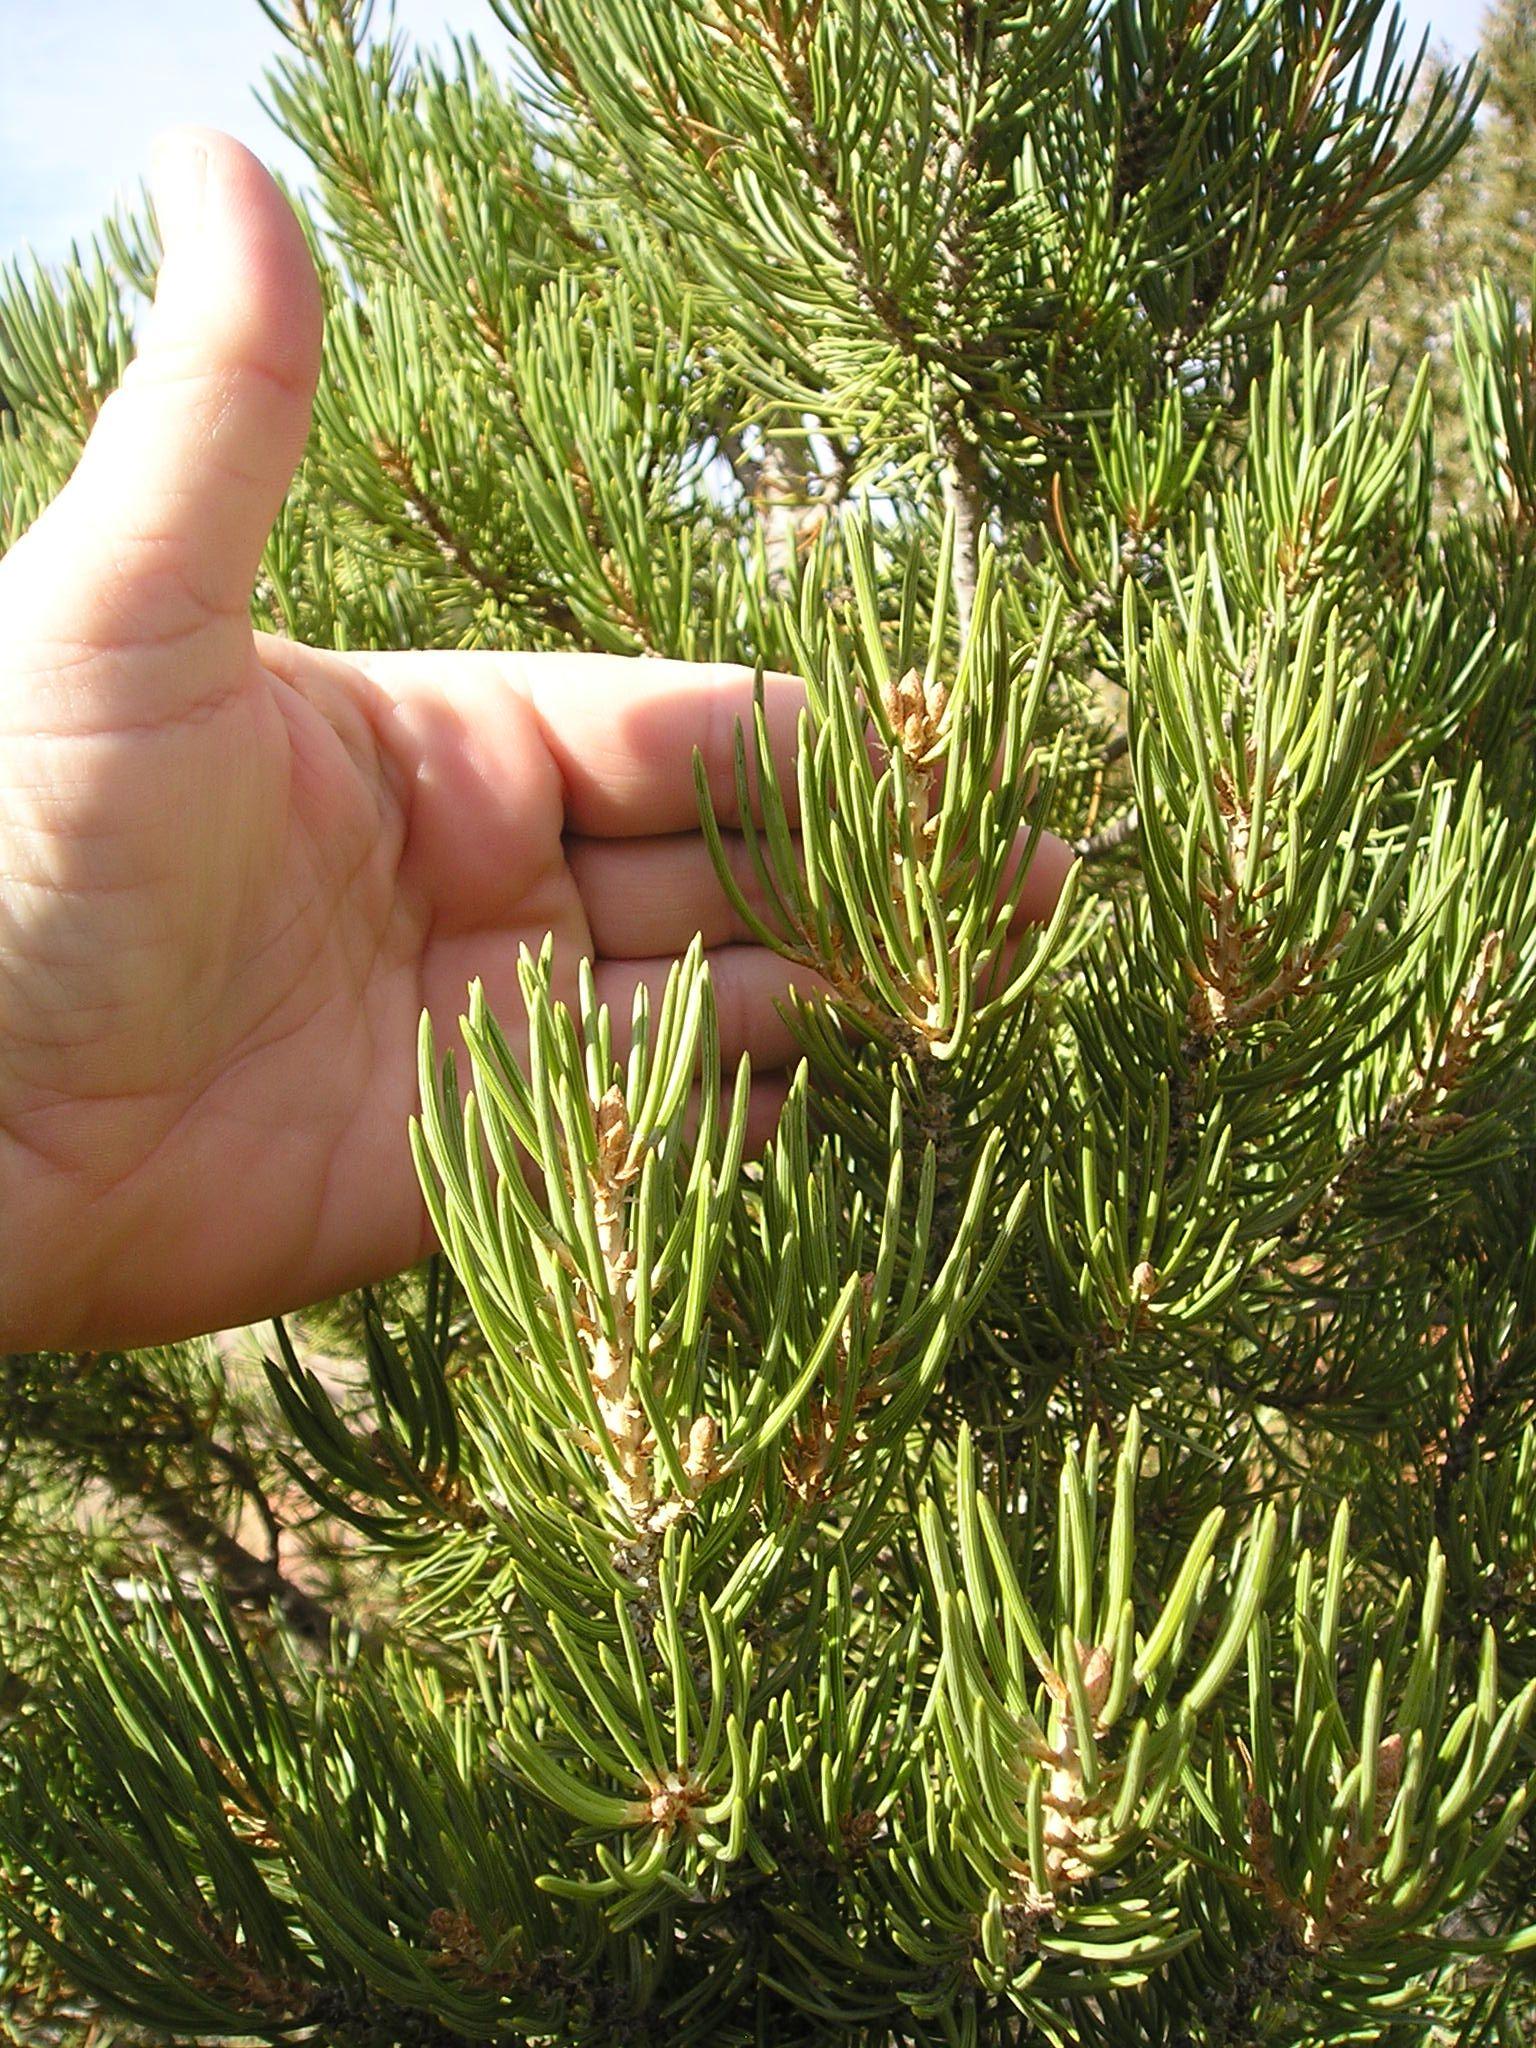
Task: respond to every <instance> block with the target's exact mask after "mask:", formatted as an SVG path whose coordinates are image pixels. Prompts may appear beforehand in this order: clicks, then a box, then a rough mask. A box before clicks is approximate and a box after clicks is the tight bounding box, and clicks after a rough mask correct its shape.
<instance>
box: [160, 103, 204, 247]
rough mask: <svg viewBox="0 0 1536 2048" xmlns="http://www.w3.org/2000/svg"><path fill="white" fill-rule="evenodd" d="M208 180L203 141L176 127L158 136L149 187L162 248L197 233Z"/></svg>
mask: <svg viewBox="0 0 1536 2048" xmlns="http://www.w3.org/2000/svg"><path fill="white" fill-rule="evenodd" d="M207 183H208V152H207V150H206V149H205V148H204V147H203V145H202V143H200V142H198V141H196V140H195V139H194V138H193V137H192V136H190V135H185V134H178V133H177V132H176V131H174V130H173V131H172V132H171V133H170V134H169V135H162V136H159V137H158V138H157V139H156V142H155V145H154V148H153V149H152V150H151V152H150V159H149V188H150V191H151V192H152V193H153V194H154V200H155V218H156V220H157V221H158V222H159V223H160V242H161V246H162V247H163V248H167V249H169V248H170V247H171V245H172V243H174V242H179V241H181V240H183V239H184V238H185V237H187V236H190V235H194V234H196V232H197V230H198V227H199V226H200V225H201V223H202V218H203V193H204V190H205V188H206V186H207Z"/></svg>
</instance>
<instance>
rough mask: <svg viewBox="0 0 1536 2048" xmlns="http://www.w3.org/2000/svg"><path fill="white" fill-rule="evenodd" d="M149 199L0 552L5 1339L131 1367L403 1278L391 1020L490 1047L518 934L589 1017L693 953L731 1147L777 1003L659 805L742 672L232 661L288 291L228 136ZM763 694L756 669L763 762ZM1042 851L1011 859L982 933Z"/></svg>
mask: <svg viewBox="0 0 1536 2048" xmlns="http://www.w3.org/2000/svg"><path fill="white" fill-rule="evenodd" d="M155 187H156V195H157V202H158V210H159V214H160V219H161V224H162V229H163V232H164V236H165V242H166V255H165V260H164V264H163V266H162V271H161V277H160V284H159V290H158V293H157V297H156V302H155V306H154V310H153V312H152V313H151V315H150V317H149V320H148V322H147V323H146V329H145V332H144V335H143V337H142V341H141V347H140V351H139V355H138V359H137V360H136V361H135V363H134V364H133V366H132V367H131V369H130V370H129V372H128V374H127V376H126V377H125V379H124V381H123V385H122V388H121V390H120V391H119V392H117V393H116V394H115V395H114V396H113V397H112V398H111V399H109V400H108V402H107V404H106V405H105V406H104V407H103V408H102V411H101V414H100V416H99V418H98V421H97V423H96V426H95V428H94V431H93V432H92V435H91V438H90V441H89V443H88V445H87V447H86V449H85V451H84V453H83V455H82V456H81V459H80V462H79V464H78V466H77V468H76V471H75V473H74V475H73V476H72V477H71V479H70V481H69V483H68V484H67V485H66V486H65V488H64V489H63V491H61V492H60V494H59V496H58V497H57V499H56V500H55V501H54V503H53V504H52V505H51V506H50V507H49V508H48V510H47V511H46V512H45V513H44V514H43V516H42V517H41V518H40V519H38V520H37V522H36V523H35V524H34V525H33V526H32V527H31V529H30V530H29V531H28V532H27V533H26V534H25V535H23V537H22V538H21V539H20V540H19V541H18V542H17V543H16V545H15V546H14V547H13V548H12V549H11V550H10V552H9V553H8V554H7V555H6V556H5V557H4V559H3V560H0V1217H3V1239H0V1348H3V1349H7V1350H41V1349H65V1348H76V1347H83V1346H92V1347H104V1346H114V1347H116V1346H128V1345H137V1344H145V1343H152V1342H160V1341H166V1340H169V1339H172V1338H175V1337H181V1336H186V1335H189V1334H191V1333H193V1332H196V1331H200V1330H208V1329H215V1328H220V1327H224V1326H228V1325H231V1324H235V1323H240V1322H245V1321H250V1320H254V1319H255V1318H257V1317H260V1316H264V1315H270V1314H274V1313H278V1312H280V1311H282V1310H284V1309H288V1308H292V1307H295V1306H299V1305H302V1304H303V1303H305V1302H308V1301H313V1300H316V1299H319V1298H321V1297H322V1296H325V1295H328V1294H332V1293H335V1292H339V1291H340V1290H342V1289H344V1288H346V1287H350V1286H354V1285H357V1284H360V1283H362V1282H364V1281H367V1280H370V1279H375V1278H378V1277H380V1276H382V1275H385V1274H387V1273H390V1272H394V1271H397V1270H398V1269H400V1268H401V1267H403V1266H405V1265H407V1264H409V1263H410V1262H411V1261H413V1260H414V1259H416V1258H418V1257H419V1256H421V1255H422V1254H423V1253H424V1252H425V1250H427V1249H428V1248H429V1245H430V1237H429V1233H428V1228H427V1224H426V1219H425V1215H424V1212H423V1208H422V1203H421V1199H420V1194H419V1191H418V1189H417V1186H416V1181H415V1175H414V1171H413V1168H412V1165H411V1160H410V1154H409V1148H408V1146H407V1144H406V1136H405V1129H406V1122H407V1119H408V1117H409V1115H410V1113H411V1111H412V1109H413V1108H414V1106H415V1095H416V1076H415V1057H416V1030H417V1022H418V1018H419V1016H420V1013H421V1011H422V1009H423V1008H424V1007H425V1008H427V1009H429V1010H430V1011H431V1012H432V1014H433V1018H434V1024H435V1028H436V1030H437V1032H438V1037H439V1042H440V1043H445V1042H447V1041H448V1039H449V1038H450V1036H451V1035H452V1032H453V1027H454V1020H455V1019H456V1018H457V1016H458V1015H459V1013H460V1011H461V1010H462V1008H463V1003H464V995H465V988H466V985H467V983H468V982H469V980H470V979H471V977H473V976H476V975H478V976H480V977H481V978H482V980H483V981H484V983H485V986H486V993H487V996H488V998H489V1000H490V1003H491V1006H492V1007H493V1009H495V1010H496V1011H497V1012H498V1014H499V1015H500V1016H501V1017H502V1019H503V1021H504V1023H505V1024H506V1026H507V1028H508V1029H509V1031H512V1029H513V1027H514V1026H515V1024H516V1022H517V1020H518V1019H519V1018H520V1016H521V1014H522V1012H521V1001H520V998H519V995H518V991H517V979H516V974H517V961H518V955H519V951H520V949H521V948H522V947H524V946H528V947H531V948H534V949H535V950H536V949H537V948H538V946H539V945H540V944H541V942H542V941H543V939H544V937H545V935H546V933H549V934H552V935H553V938H554V944H555V960H556V968H557V980H558V987H559V992H561V993H563V994H566V995H570V994H573V993H574V989H575V982H576V970H577V963H578V961H579V960H580V959H581V958H582V956H583V955H586V956H588V957H590V958H591V959H592V960H593V962H594V967H595V974H596V981H597V988H598V992H599V994H600V996H602V997H603V998H604V999H605V1000H606V1001H608V1003H609V1004H610V1005H611V1007H612V1009H613V1013H614V1015H615V1018H616V1019H619V1018H627V1017H628V1015H629V1009H630V1002H631V999H632V996H633V992H634V989H635V986H636V984H637V983H638V982H640V981H645V982H647V983H648V984H651V985H652V986H654V987H658V988H659V984H660V982H661V980H662V978H663V977H664V975H665V973H666V970H667V967H668V966H669V964H670V962H671V960H672V959H673V958H675V956H676V955H677V954H678V953H679V952H680V951H681V950H682V949H683V948H684V947H686V945H687V944H688V942H689V941H690V939H691V938H692V936H693V934H694V932H695V931H696V930H698V931H702V933H703V935H704V940H705V944H706V947H707V949H708V953H709V958H710V963H711V970H712V975H713V980H714V986H715V990H716V996H717V1000H718V1004H719V1009H720V1019H721V1036H722V1044H723V1048H724V1051H725V1053H726V1055H727V1056H728V1057H729V1058H732V1059H734V1058H735V1057H736V1056H738V1055H739V1054H740V1053H741V1052H742V1051H743V1050H745V1051H747V1052H748V1053H749V1054H750V1056H751V1060H752V1065H753V1070H754V1073H755V1075H756V1077H757V1078H756V1080H755V1082H754V1090H753V1127H754V1129H755V1131H756V1133H757V1135H758V1136H759V1137H761V1136H763V1135H765V1134H766V1132H767V1130H768V1129H770V1128H771V1124H772V1119H773V1116H774V1114H775V1113H776V1111H777V1109H778V1106H779V1104H780V1102H781V1101H782V1094H783V1071H784V1069H785V1067H786V1066H787V1065H788V1063H789V1062H790V1060H791V1058H792V1056H793V1046H792V1042H791V1039H790V1036H789V1033H788V1030H787V1028H786V1026H785V1024H784V1021H783V1019H782V1017H781V1015H780V1012H779V1007H778V1005H779V1003H780V1001H781V999H782V998H783V996H784V995H785V993H786V991H787V989H788V986H789V972H788V970H787V969H786V968H785V966H784V965H783V963H781V962H780V961H778V960H777V959H775V958H774V957H773V956H772V955H771V954H769V953H768V952H766V951H765V950H764V949H762V948H761V947H758V946H756V945H752V944H747V943H743V940H742V935H741V933H740V932H739V931H738V930H737V928H736V922H735V919H734V916H733V913H732V912H731V910H730V908H729V905H728V903H727V901H726V899H725V897H724V895H723V893H722V892H721V890H720V888H719V885H718V882H717V880H716V878H715V876H714V874H713V871H712V869H711V866H710V862H709V858H708V854H707V852H706V850H705V847H704V843H703V840H702V838H701V836H700V834H699V832H698V823H697V808H696V804H695V800H694V792H693V783H692V769H691V762H692V755H693V749H694V747H695V746H698V747H700V748H701V749H702V750H703V754H704V758H705V761H706V764H707V767H708V771H709V775H710V781H711V784H712V786H713V788H714V790H715V792H716V797H717V801H718V802H719V803H720V804H721V806H722V810H723V811H724V812H728V810H729V807H730V804H731V802H732V800H733V792H732V776H731V771H730V759H731V742H732V734H733V730H734V725H735V721H736V720H737V719H738V718H739V717H740V716H742V715H743V713H744V712H746V711H747V709H748V707H749V705H750V701H751V692H752V678H751V674H750V672H749V671H747V670H744V669H740V668H724V667H719V666H701V665H695V664H689V663H684V662H673V661H659V660H657V661H653V660H628V659H624V658H620V657H613V656H584V655H574V654H570V655H567V654H561V655H526V656H518V655H488V654H439V653H425V652H424V653H416V654H410V653H408V654H380V655H376V656H363V655H349V656H347V657H345V658H343V657H342V656H339V655H336V654H332V653H326V652H322V651H321V650H319V649H315V648H310V647H303V646H299V645H297V644H296V643H294V642H292V641H287V640H280V639H276V638H272V637H270V636H267V635H263V634H258V633H253V632H252V629H251V627H250V624H249V610H250V599H251V589H252V585H253V582H254V579H255V575H256V571H257V566H258V562H259V559H260V555H261V551H262V546H263V543H264V541H265V538H266V535H267V532H268V530H269V528H270V525H271V522H272V520H273V519H274V517H275V516H276V513H277V511H278V508H279V506H280V504H281V502H282V499H283V495H284V493H285V491H286V490H287V488H288V484H289V482H290V480H291V477H292V473H293V470H294V468H295V466H296V464H297V463H298V460H299V457H300V454H301V451H302V449H303V446H304V441H305V436H306V433H307V430H308V425H309V416H310V404H311V399H312V395H313V390H314V384H315V379H316V376H317V374H318V366H319V353H320V328H321V314H320V295H319V289H318V286H317V284H316V280H315V276H314V272H313V269H312V266H311V264H310V260H309V256H308V253H307V251H306V249H305V245H304V241H303V238H302V235H301V234H300V231H299V228H298V225H297V223H296V221H295V220H294V218H293V215H292V214H291V212H290V211H289V209H288V206H287V204H286V203H285V201H284V200H283V198H282V197H281V195H280V194H279V192H278V191H277V189H276V187H275V186H274V185H273V184H272V182H271V180H270V179H269V178H268V176H267V174H266V172H265V171H264V170H263V169H262V168H261V166H260V165H259V164H258V163H257V162H256V160H255V159H254V158H253V157H251V156H250V155H249V154H248V153H247V152H246V151H245V150H243V149H242V148H241V147H240V146H239V145H238V144H237V143H235V142H233V141H232V140H230V139H229V138H228V137H226V136H222V135H219V134H217V133H215V132H213V131H211V130H179V131H176V132H175V133H173V134H172V135H171V136H168V137H166V138H164V140H163V141H162V143H161V145H160V147H159V149H158V150H157V153H156V165H155ZM800 702H801V693H800V687H799V685H798V684H797V683H796V682H795V680H794V679H793V678H792V677H788V676H774V677H770V678H769V679H768V682H767V703H768V711H769V719H770V725H771V728H772V732H773V741H774V747H775V750H776V754H779V753H781V754H782V758H783V760H784V762H785V763H786V764H788V763H789V761H790V758H791V751H792V746H793V737H794V730H795V722H796V717H797V713H798V710H799V706H800ZM792 780H793V778H792V777H791V786H792ZM738 850H740V849H739V847H738ZM1069 858H1070V857H1069V855H1068V853H1067V850H1066V848H1065V847H1064V846H1062V845H1061V843H1060V842H1059V841H1054V840H1047V841H1045V842H1043V843H1042V846H1041V848H1040V850H1039V852H1038V853H1037V856H1036V859H1035V863H1034V865H1033V867H1032V869H1031V872H1030V875H1029V877H1028V879H1027V882H1026V885H1025V896H1024V901H1023V904H1022V906H1021V908H1022V911H1023V914H1025V915H1027V916H1032V917H1039V916H1041V915H1043V914H1045V913H1046V912H1048V910H1049V908H1050V906H1051V904H1052V903H1053V902H1054V900H1055V898H1056V895H1057V893H1058V890H1059V888H1060V885H1061V881H1062V877H1063V875H1064V873H1065V870H1066V867H1067V865H1068V861H1069ZM742 871H743V873H745V872H746V863H745V862H743V864H742Z"/></svg>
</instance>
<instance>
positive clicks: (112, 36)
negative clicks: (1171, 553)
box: [0, 0, 1482, 260]
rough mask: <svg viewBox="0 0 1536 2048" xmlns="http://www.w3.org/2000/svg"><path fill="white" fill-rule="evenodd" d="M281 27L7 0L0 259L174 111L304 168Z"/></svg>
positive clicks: (468, 7) (75, 2) (1423, 4)
mask: <svg viewBox="0 0 1536 2048" xmlns="http://www.w3.org/2000/svg"><path fill="white" fill-rule="evenodd" d="M663 4H664V0H663ZM1400 4H1402V6H1403V12H1404V15H1405V17H1406V19H1407V22H1408V25H1409V28H1410V30H1411V31H1412V32H1413V33H1414V34H1415V35H1418V34H1420V33H1422V32H1423V31H1424V30H1425V29H1426V28H1427V29H1429V30H1430V31H1431V32H1432V33H1433V34H1434V35H1435V36H1436V37H1438V38H1439V39H1440V40H1442V41H1443V42H1445V43H1446V44H1448V45H1449V46H1450V47H1451V48H1452V49H1454V50H1457V51H1469V50H1471V49H1472V48H1474V47H1475V44H1476V40H1477V26H1478V23H1479V21H1480V19H1481V17H1482V0H1400ZM379 11H380V14H381V15H382V14H383V12H384V11H385V10H384V7H383V6H381V7H380V10H379ZM395 17H396V21H397V23H398V25H399V27H400V28H401V29H402V30H404V31H405V33H406V34H408V35H410V36H412V37H414V38H416V39H417V40H419V41H421V42H426V43H430V42H432V41H434V40H437V39H439V38H443V37H446V36H449V35H452V34H455V33H457V34H465V33H470V32H472V33H474V34H475V35H476V36H477V38H478V39H479V40H480V42H481V43H482V44H483V45H484V47H485V48H486V49H487V50H494V49H495V48H496V46H497V44H498V43H499V42H501V41H503V40H504V39H505V36H506V31H505V29H504V28H503V27H502V25H501V23H500V22H499V21H498V20H497V18H496V16H495V15H494V14H493V13H492V11H491V8H490V4H489V0H396V7H395ZM278 40H279V39H278V36H277V32H276V31H275V30H274V29H273V27H272V25H271V23H270V22H269V21H267V20H266V18H265V17H264V15H263V14H262V12H261V10H260V8H259V7H258V6H257V5H256V0H0V259H3V258H5V257H8V256H11V255H13V254H15V253H17V252H18V251H19V250H20V249H21V248H22V247H23V246H29V247H31V248H32V249H33V250H35V251H36V253H37V254H38V255H40V256H44V257H46V258H48V259H50V260H53V259H56V258H58V257H59V256H61V255H63V254H64V253H65V252H66V251H67V249H68V246H69V242H70V238H71V236H73V235H79V234H86V233H89V231H90V230H91V229H92V228H93V227H94V226H95V224H96V222H97V221H98V220H99V219H100V218H101V217H102V215H103V214H105V213H106V212H108V211H109V210H110V208H111V205H112V202H113V199H114V197H115V196H116V195H117V194H118V193H120V192H131V191H132V190H134V188H135V186H136V184H137V181H138V178H139V176H140V174H141V172H142V170H143V167H144V165H145V164H146V163H147V161H148V157H149V143H150V138H151V137H152V136H153V135H154V133H155V132H156V130H157V129H159V128H164V127H167V126H169V125H170V124H171V123H173V122H176V121H204V122H208V123H211V124H212V125H213V126H215V127H220V128H227V129H229V130H230V131H231V133H233V134H235V135H238V136H239V137H240V138H241V140H242V141H243V142H247V143H249V144H250V145H251V146H252V148H254V149H255V150H256V151H257V152H258V154H260V155H262V156H264V157H266V158H267V160H268V161H269V162H275V163H277V164H279V165H281V166H282V168H284V169H285V170H287V171H288V172H289V173H290V174H292V175H294V176H297V175H298V174H299V170H300V166H299V164H298V162H297V160H296V159H295V157H294V155H293V153H292V152H291V151H289V150H288V148H287V145H286V144H284V143H283V141H282V139H281V138H280V137H279V136H278V135H277V133H276V131H275V130H274V129H273V127H272V125H271V123H270V122H269V121H268V119H267V117H266V115H265V114H264V113H263V112H262V110H261V108H260V107H259V106H258V105H257V104H256V101H255V99H254V97H253V87H254V86H255V85H256V84H257V82H258V81H259V79H260V76H261V72H262V68H263V66H264V64H265V63H266V61H267V59H268V58H269V57H270V56H271V55H272V53H273V50H274V48H275V47H276V46H277V45H278Z"/></svg>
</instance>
